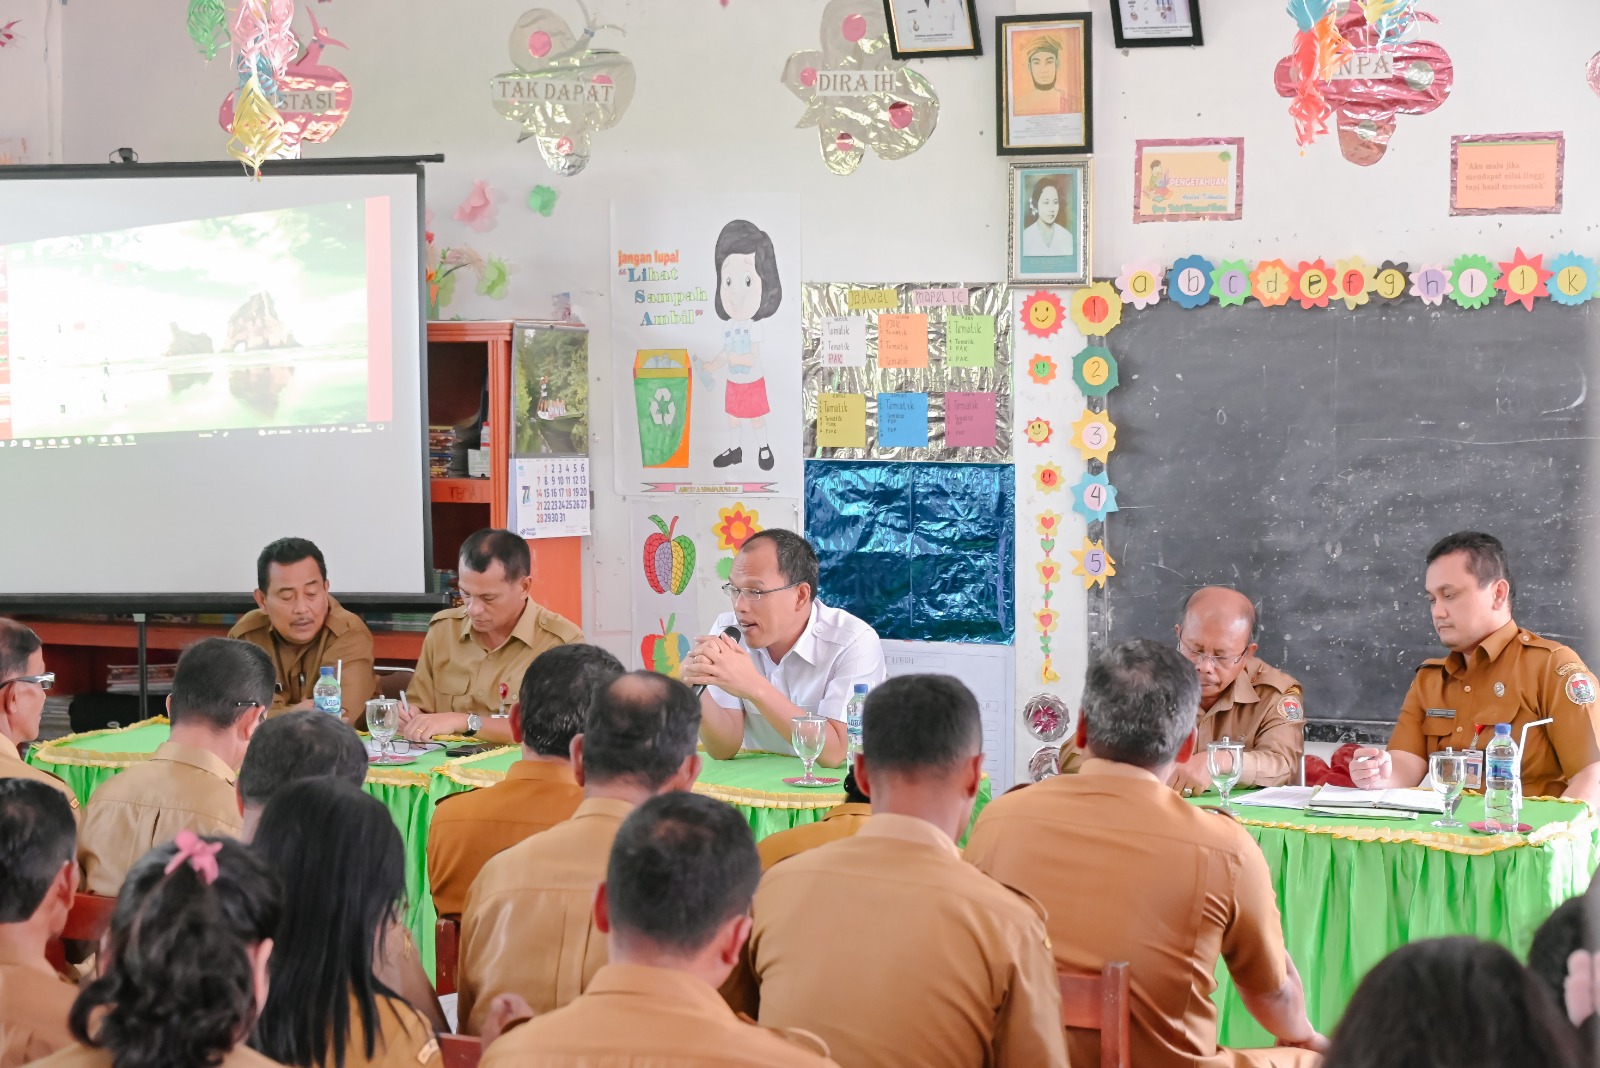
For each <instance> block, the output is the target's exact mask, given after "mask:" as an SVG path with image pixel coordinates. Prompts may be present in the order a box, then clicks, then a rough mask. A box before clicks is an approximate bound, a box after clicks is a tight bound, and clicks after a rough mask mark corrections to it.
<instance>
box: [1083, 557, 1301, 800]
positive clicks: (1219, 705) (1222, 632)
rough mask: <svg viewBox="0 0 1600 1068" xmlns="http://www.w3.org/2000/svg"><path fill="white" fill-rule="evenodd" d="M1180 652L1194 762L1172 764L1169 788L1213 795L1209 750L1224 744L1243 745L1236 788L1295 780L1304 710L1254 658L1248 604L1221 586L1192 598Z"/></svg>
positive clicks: (1252, 614)
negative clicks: (1191, 684)
mask: <svg viewBox="0 0 1600 1068" xmlns="http://www.w3.org/2000/svg"><path fill="white" fill-rule="evenodd" d="M1174 629H1175V630H1176V631H1177V636H1178V651H1179V652H1180V653H1182V654H1183V655H1184V657H1185V658H1186V659H1187V660H1188V661H1189V663H1191V664H1193V665H1194V667H1195V671H1196V672H1197V673H1198V674H1199V676H1200V718H1199V721H1198V722H1197V723H1196V726H1195V729H1196V738H1195V746H1194V755H1193V756H1191V757H1189V759H1188V760H1185V761H1182V762H1180V763H1177V764H1175V765H1173V769H1172V774H1171V775H1170V776H1169V777H1168V779H1167V785H1169V786H1171V787H1172V788H1173V789H1175V790H1179V791H1181V792H1182V793H1183V794H1184V795H1185V796H1189V795H1190V794H1199V793H1204V792H1205V791H1206V790H1209V789H1210V788H1211V774H1210V772H1209V771H1208V770H1207V768H1206V746H1207V745H1209V744H1210V743H1212V742H1215V741H1217V740H1219V739H1221V738H1231V739H1232V740H1233V741H1236V742H1243V743H1244V768H1243V771H1242V774H1241V775H1240V776H1239V785H1240V786H1282V785H1284V784H1285V783H1289V782H1293V781H1296V780H1297V778H1298V772H1299V767H1300V758H1301V756H1302V754H1303V753H1304V752H1305V719H1306V711H1305V703H1304V700H1303V698H1302V697H1301V690H1300V684H1299V683H1298V682H1296V681H1295V679H1294V678H1293V677H1292V676H1290V675H1288V674H1286V673H1284V672H1282V671H1279V670H1278V669H1277V668H1275V667H1273V666H1272V665H1270V664H1268V663H1266V662H1265V661H1262V660H1259V659H1257V658H1256V655H1255V654H1256V610H1255V605H1253V604H1251V603H1250V598H1248V597H1246V596H1245V595H1244V594H1242V593H1240V592H1239V591H1238V590H1231V589H1228V588H1227V587H1225V586H1202V587H1201V588H1200V589H1198V590H1195V591H1194V592H1193V593H1192V594H1190V595H1189V599H1188V600H1187V601H1185V602H1184V604H1183V610H1182V612H1181V613H1180V614H1179V616H1178V625H1177V626H1176V627H1175V628H1174ZM1082 762H1083V756H1082V754H1081V753H1079V752H1078V751H1077V749H1076V748H1075V747H1074V746H1073V745H1072V743H1071V742H1068V743H1067V744H1065V745H1063V746H1062V747H1061V770H1062V771H1063V772H1068V773H1070V772H1076V771H1077V770H1078V767H1079V765H1080V764H1081V763H1082Z"/></svg>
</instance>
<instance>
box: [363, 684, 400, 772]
mask: <svg viewBox="0 0 1600 1068" xmlns="http://www.w3.org/2000/svg"><path fill="white" fill-rule="evenodd" d="M399 729H400V702H399V701H396V700H394V699H392V698H389V697H375V698H373V699H372V700H370V701H368V702H367V733H369V734H371V735H372V736H373V737H374V738H376V739H377V740H378V763H380V764H382V763H384V762H386V761H387V760H388V759H389V742H390V741H391V740H393V738H394V736H395V732H396V731H398V730H399Z"/></svg>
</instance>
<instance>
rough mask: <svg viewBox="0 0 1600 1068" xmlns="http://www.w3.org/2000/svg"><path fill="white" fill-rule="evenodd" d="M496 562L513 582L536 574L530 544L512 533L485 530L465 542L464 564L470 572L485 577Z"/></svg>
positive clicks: (462, 552)
mask: <svg viewBox="0 0 1600 1068" xmlns="http://www.w3.org/2000/svg"><path fill="white" fill-rule="evenodd" d="M496 560H498V561H500V566H501V567H503V568H505V571H506V579H507V581H510V582H515V581H516V580H517V579H520V578H526V577H527V576H528V575H530V574H532V572H533V554H532V553H530V552H529V551H528V543H527V542H525V541H523V540H522V539H521V538H519V537H517V536H516V535H515V534H513V533H511V531H509V530H500V529H498V528H496V527H484V528H483V529H482V530H480V531H478V532H477V533H476V534H473V535H471V536H470V537H468V538H467V540H466V541H464V542H462V543H461V563H462V564H463V565H465V566H466V568H467V570H468V571H476V572H478V573H479V574H480V575H481V574H483V573H484V572H485V571H488V570H489V568H490V567H491V566H492V565H493V564H494V562H495V561H496Z"/></svg>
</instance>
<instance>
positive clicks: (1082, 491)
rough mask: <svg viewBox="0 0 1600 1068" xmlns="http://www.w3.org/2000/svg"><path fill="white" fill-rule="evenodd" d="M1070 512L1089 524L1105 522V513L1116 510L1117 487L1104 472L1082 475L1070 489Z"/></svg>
mask: <svg viewBox="0 0 1600 1068" xmlns="http://www.w3.org/2000/svg"><path fill="white" fill-rule="evenodd" d="M1072 510H1073V511H1075V512H1077V513H1078V514H1079V515H1081V516H1083V518H1085V519H1087V520H1088V521H1089V522H1091V523H1103V522H1105V518H1106V513H1108V512H1115V511H1116V510H1117V487H1115V486H1113V485H1112V484H1111V480H1110V479H1109V478H1108V477H1107V475H1106V473H1105V472H1104V471H1102V472H1100V473H1099V474H1098V475H1089V474H1086V475H1084V476H1083V477H1082V478H1081V479H1079V480H1078V484H1077V485H1076V486H1074V487H1072Z"/></svg>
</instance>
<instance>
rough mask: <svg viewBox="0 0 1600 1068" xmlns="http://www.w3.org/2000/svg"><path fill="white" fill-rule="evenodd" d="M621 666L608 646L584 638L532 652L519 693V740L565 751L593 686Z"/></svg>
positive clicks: (539, 749) (551, 751)
mask: <svg viewBox="0 0 1600 1068" xmlns="http://www.w3.org/2000/svg"><path fill="white" fill-rule="evenodd" d="M624 670H625V669H624V668H623V666H622V662H621V661H620V660H618V659H617V658H616V657H614V656H612V655H611V654H610V653H608V652H606V650H604V649H602V648H600V647H599V646H598V645H585V644H584V643H582V642H573V643H572V644H571V645H558V646H556V647H555V648H554V649H551V650H549V651H548V652H545V653H541V654H540V655H539V656H537V657H536V658H534V661H533V663H531V664H529V665H528V670H527V671H526V672H524V673H523V676H522V690H521V692H520V693H518V695H517V701H518V703H519V705H520V706H521V715H522V744H523V745H525V746H527V747H528V748H529V749H532V750H533V751H534V752H535V753H538V754H539V755H540V756H555V757H564V756H566V755H567V754H568V753H570V752H571V751H572V736H573V735H575V734H577V733H579V732H580V731H582V730H583V718H584V716H585V715H587V714H588V711H589V706H590V705H591V704H592V703H594V693H595V690H596V689H598V688H599V687H600V686H601V685H603V684H605V683H608V682H610V681H611V680H612V679H614V678H616V677H617V676H618V675H620V674H622V673H623V671H624Z"/></svg>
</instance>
